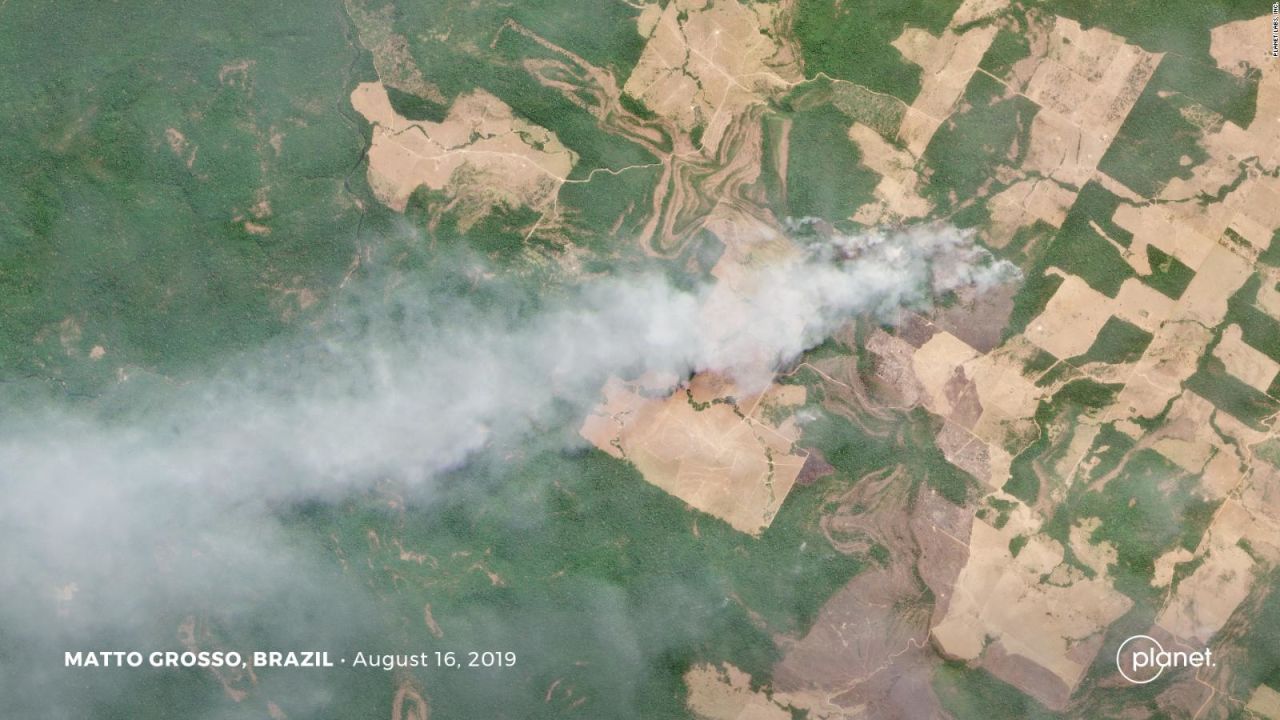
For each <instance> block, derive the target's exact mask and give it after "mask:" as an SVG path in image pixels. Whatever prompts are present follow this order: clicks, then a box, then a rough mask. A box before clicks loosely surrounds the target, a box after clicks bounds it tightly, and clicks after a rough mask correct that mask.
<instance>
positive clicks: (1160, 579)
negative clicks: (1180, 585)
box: [1151, 546, 1195, 588]
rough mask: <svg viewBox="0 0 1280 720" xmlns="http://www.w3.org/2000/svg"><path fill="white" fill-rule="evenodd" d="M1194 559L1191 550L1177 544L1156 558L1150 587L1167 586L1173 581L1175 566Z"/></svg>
mask: <svg viewBox="0 0 1280 720" xmlns="http://www.w3.org/2000/svg"><path fill="white" fill-rule="evenodd" d="M1194 559H1195V555H1192V554H1191V551H1190V550H1188V549H1186V548H1184V547H1182V546H1178V547H1176V548H1174V549H1172V550H1170V551H1169V552H1167V553H1165V554H1163V555H1161V556H1160V557H1158V558H1156V562H1155V573H1154V574H1153V575H1152V577H1151V587H1157V588H1162V587H1168V586H1169V583H1171V582H1173V571H1174V570H1175V569H1177V566H1178V565H1180V564H1182V563H1185V562H1190V561H1191V560H1194Z"/></svg>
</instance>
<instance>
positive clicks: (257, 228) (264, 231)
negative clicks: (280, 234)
mask: <svg viewBox="0 0 1280 720" xmlns="http://www.w3.org/2000/svg"><path fill="white" fill-rule="evenodd" d="M244 229H245V232H247V233H249V234H250V235H259V236H262V235H270V234H271V228H269V227H267V226H266V225H262V224H260V223H256V222H253V221H252V220H245V221H244Z"/></svg>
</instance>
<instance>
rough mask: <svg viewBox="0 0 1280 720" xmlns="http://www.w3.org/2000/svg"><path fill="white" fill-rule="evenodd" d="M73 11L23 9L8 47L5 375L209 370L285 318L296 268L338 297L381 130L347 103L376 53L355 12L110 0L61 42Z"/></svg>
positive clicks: (89, 376) (9, 20)
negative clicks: (361, 35)
mask: <svg viewBox="0 0 1280 720" xmlns="http://www.w3.org/2000/svg"><path fill="white" fill-rule="evenodd" d="M55 20H56V18H55V17H54V14H53V13H52V11H51V10H50V9H49V8H47V7H42V6H37V5H22V6H18V5H14V6H11V7H6V8H5V9H4V23H3V37H4V39H3V42H0V62H3V65H4V67H5V68H6V69H7V71H8V72H9V73H10V76H11V77H14V78H23V80H22V82H12V83H7V84H6V85H5V89H4V93H5V94H4V103H3V109H0V115H2V116H3V125H4V127H5V128H6V132H5V133H4V134H3V137H0V154H3V156H4V158H5V162H4V163H3V164H2V166H0V209H2V210H3V212H0V236H2V237H3V238H4V241H3V242H0V305H3V306H4V308H5V310H4V313H3V319H0V377H3V378H5V379H12V378H15V377H24V378H36V379H37V380H36V381H37V382H47V383H48V384H49V385H50V386H51V387H56V388H57V389H58V391H59V392H62V391H66V392H67V393H69V394H71V395H75V396H81V395H92V394H95V393H96V392H97V391H98V389H99V388H101V387H102V386H103V385H104V384H106V383H113V382H114V372H115V370H116V368H119V367H123V366H133V367H138V368H144V369H148V370H153V371H156V372H159V373H162V374H166V375H178V374H185V373H188V372H195V371H197V370H198V369H199V368H203V367H208V366H210V365H212V364H216V363H217V362H219V360H220V359H221V358H224V357H225V356H226V354H228V353H235V352H238V351H241V350H244V349H247V348H250V347H254V346H257V345H259V344H261V343H263V342H265V341H267V340H268V339H270V338H272V337H274V336H276V335H278V334H280V333H282V332H284V331H285V330H286V329H287V328H288V327H289V325H290V322H289V321H287V320H285V318H284V315H285V310H286V309H288V308H289V307H290V305H289V303H291V302H293V301H291V300H289V299H287V298H286V297H284V296H283V294H282V293H281V291H280V290H278V289H276V288H279V287H283V286H294V285H295V283H296V286H297V287H300V288H306V289H307V290H308V291H310V292H313V293H315V294H316V295H317V297H319V298H321V300H322V301H321V303H319V305H323V304H324V303H323V298H324V297H325V295H326V293H327V291H328V290H329V289H330V288H332V287H333V286H335V285H337V283H338V282H339V281H340V280H341V278H342V276H343V273H344V271H345V270H346V268H347V266H348V265H349V264H350V262H351V258H352V257H353V255H354V253H355V248H356V242H355V241H356V230H357V227H358V225H359V222H360V217H359V214H358V212H357V210H356V207H355V204H354V202H353V201H354V200H355V199H356V198H358V197H359V194H358V193H360V192H361V189H362V185H363V184H362V183H361V182H356V183H354V184H353V185H354V186H355V187H354V189H353V188H351V187H349V186H348V185H347V183H346V181H347V178H348V176H349V175H350V174H352V169H353V168H354V167H355V166H356V163H357V161H358V160H359V158H360V153H361V149H362V146H363V142H364V139H363V138H362V137H361V133H360V131H359V130H357V129H356V128H357V127H358V126H357V125H355V124H354V123H351V122H350V120H349V118H348V117H346V116H344V113H345V111H344V110H342V108H345V107H347V94H348V93H349V92H350V89H351V86H352V84H353V83H354V81H355V80H357V79H365V76H362V75H360V73H363V72H365V71H366V69H367V68H366V67H365V66H364V65H362V63H361V62H360V60H359V59H360V57H361V55H360V51H359V50H358V49H357V48H355V47H353V46H351V45H350V44H349V43H348V42H347V41H346V39H345V37H344V25H343V23H342V16H341V15H340V14H339V13H338V12H336V11H335V9H334V8H333V7H320V6H298V7H292V6H289V7H286V6H284V5H279V4H276V5H272V4H261V3H257V4H255V3H244V2H230V3H216V4H205V5H199V6H194V7H187V6H183V7H178V6H168V5H166V6H161V7H155V8H149V9H148V10H147V11H145V12H140V11H136V10H135V11H122V10H121V9H120V8H119V7H115V6H107V5H101V6H99V5H93V6H85V7H83V8H78V9H77V11H76V15H75V19H74V22H67V23H55V24H57V25H58V31H57V38H56V40H57V41H56V42H51V41H50V35H49V32H50V27H51V25H50V24H51V23H54V21H55ZM121 38H128V41H127V42H124V41H121ZM277 146H278V147H277ZM261 200H266V201H267V202H268V203H269V205H270V213H269V214H267V213H265V212H260V215H261V216H257V215H254V208H255V207H258V209H259V211H261V210H263V209H265V208H264V207H263V206H260V205H259V202H260V201H261ZM246 220H250V221H253V222H255V223H257V224H259V225H261V226H263V227H265V228H266V229H268V230H269V231H270V234H266V233H265V232H264V231H261V230H259V231H258V233H257V234H255V233H254V232H251V231H250V230H249V228H248V227H247V226H246V225H245V224H244V223H245V221H246ZM293 310H294V311H295V314H297V313H298V312H300V311H299V309H298V308H297V307H296V304H295V306H294V307H293ZM64 322H66V323H68V324H67V326H66V327H68V328H71V327H74V328H76V332H78V339H76V340H75V341H74V342H72V343H71V345H72V348H71V350H72V352H70V353H68V352H67V351H66V350H64V349H63V348H62V347H61V344H60V339H59V335H60V334H61V332H62V331H61V329H60V328H61V326H62V324H63V323H64ZM73 334H74V333H73ZM41 339H43V341H42V340H41ZM95 345H101V346H102V347H103V348H104V349H105V351H106V353H107V355H106V356H105V358H104V361H101V362H97V363H95V362H93V361H91V360H89V359H88V357H87V355H88V353H89V351H90V349H91V348H92V347H93V346H95Z"/></svg>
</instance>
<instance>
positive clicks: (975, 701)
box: [933, 661, 1057, 720]
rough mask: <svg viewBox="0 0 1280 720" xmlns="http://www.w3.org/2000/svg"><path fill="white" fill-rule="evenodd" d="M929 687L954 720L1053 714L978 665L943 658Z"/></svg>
mask: <svg viewBox="0 0 1280 720" xmlns="http://www.w3.org/2000/svg"><path fill="white" fill-rule="evenodd" d="M933 691H934V692H935V693H937V695H938V700H939V702H941V703H942V707H943V708H945V709H946V711H947V713H948V715H949V716H950V717H952V718H955V719H956V720H990V718H1005V717H1008V718H1026V720H1048V719H1049V718H1053V717H1057V716H1056V715H1054V714H1053V713H1050V712H1049V711H1048V710H1046V709H1045V708H1044V706H1043V705H1041V704H1040V703H1038V702H1036V701H1035V700H1034V699H1032V698H1031V696H1030V695H1027V694H1026V693H1024V692H1022V691H1021V690H1019V689H1017V688H1015V687H1014V686H1012V685H1010V684H1008V683H1006V682H1004V681H1003V680H1000V679H999V678H997V677H996V676H994V675H992V674H991V673H990V672H988V671H986V670H984V669H982V668H970V667H968V666H966V665H965V664H964V663H961V662H954V661H953V662H945V663H943V664H942V665H939V666H938V668H937V669H936V670H935V671H934V673H933Z"/></svg>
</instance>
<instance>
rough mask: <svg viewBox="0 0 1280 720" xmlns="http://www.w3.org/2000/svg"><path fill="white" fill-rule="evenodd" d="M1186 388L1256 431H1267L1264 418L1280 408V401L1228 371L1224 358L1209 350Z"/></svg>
mask: <svg viewBox="0 0 1280 720" xmlns="http://www.w3.org/2000/svg"><path fill="white" fill-rule="evenodd" d="M1186 387H1187V389H1189V390H1191V391H1193V392H1195V393H1196V394H1197V395H1200V396H1201V397H1203V398H1204V399H1206V400H1208V401H1209V402H1211V403H1213V405H1214V407H1216V408H1218V409H1219V410H1222V411H1223V412H1225V413H1227V414H1228V415H1231V416H1232V417H1234V418H1236V419H1237V420H1240V421H1241V422H1243V423H1245V424H1246V425H1248V426H1249V427H1252V428H1253V429H1255V430H1262V431H1265V430H1266V426H1265V424H1264V423H1263V420H1264V419H1266V418H1267V417H1269V416H1271V415H1273V414H1275V413H1276V412H1277V411H1280V401H1277V400H1276V399H1275V398H1273V397H1271V396H1269V395H1267V394H1265V393H1262V392H1259V391H1258V390H1256V389H1254V388H1253V387H1251V386H1249V385H1246V384H1245V383H1244V382H1243V381H1242V380H1240V379H1238V378H1237V377H1236V376H1234V375H1231V374H1230V373H1228V372H1227V368H1226V366H1225V365H1223V364H1222V361H1221V360H1219V359H1218V358H1216V357H1214V356H1213V355H1212V354H1209V353H1206V354H1205V356H1204V358H1202V359H1201V363H1200V368H1199V369H1198V370H1196V373H1195V374H1194V375H1192V376H1191V377H1190V378H1187V382H1186Z"/></svg>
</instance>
